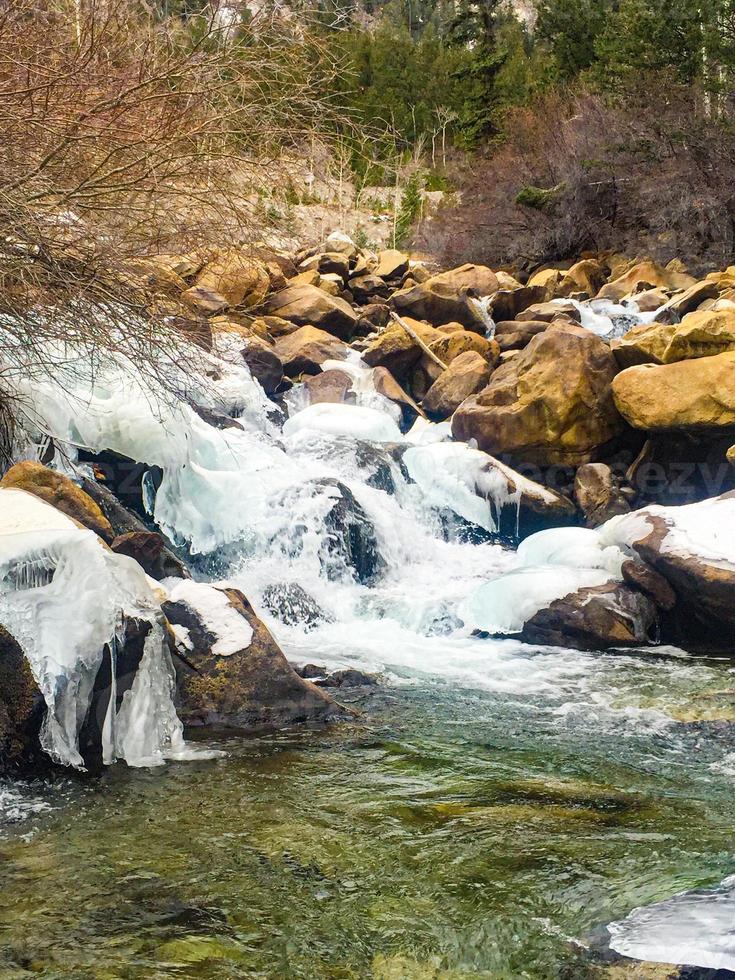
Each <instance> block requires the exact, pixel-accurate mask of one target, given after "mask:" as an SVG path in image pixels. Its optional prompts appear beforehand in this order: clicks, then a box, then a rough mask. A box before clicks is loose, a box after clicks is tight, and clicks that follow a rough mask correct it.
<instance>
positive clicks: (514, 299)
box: [490, 286, 547, 320]
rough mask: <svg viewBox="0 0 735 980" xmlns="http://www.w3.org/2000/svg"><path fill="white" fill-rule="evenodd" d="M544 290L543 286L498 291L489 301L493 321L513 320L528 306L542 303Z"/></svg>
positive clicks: (544, 294) (544, 295)
mask: <svg viewBox="0 0 735 980" xmlns="http://www.w3.org/2000/svg"><path fill="white" fill-rule="evenodd" d="M546 295H547V294H546V290H545V289H544V287H543V286H519V287H518V288H517V289H499V290H498V291H497V292H496V293H493V295H492V298H491V300H490V312H491V313H492V317H493V319H494V320H515V318H516V317H517V316H518V314H519V313H522V312H523V311H524V310H527V309H528V307H529V306H534V305H536V304H538V303H544V302H545V300H546Z"/></svg>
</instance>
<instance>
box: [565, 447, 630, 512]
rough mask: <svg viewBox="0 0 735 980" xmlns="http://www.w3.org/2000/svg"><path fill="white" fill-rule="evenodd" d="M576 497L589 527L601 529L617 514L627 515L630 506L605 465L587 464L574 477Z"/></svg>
mask: <svg viewBox="0 0 735 980" xmlns="http://www.w3.org/2000/svg"><path fill="white" fill-rule="evenodd" d="M574 497H575V499H576V501H577V504H578V505H579V509H580V510H581V511H582V513H583V514H584V519H585V524H586V526H587V527H599V525H600V524H604V523H605V521H607V520H609V519H610V518H611V517H615V516H616V515H617V514H627V513H628V512H629V511H630V504H629V503H628V501H627V500H626V499H625V497H624V496H623V495H622V494H621V493H620V490H619V489H618V488H617V487H616V485H615V480H614V478H613V473H612V470H611V469H610V467H609V466H607V465H606V464H605V463H585V464H584V465H583V466H580V467H579V469H578V470H577V472H576V475H575V477H574Z"/></svg>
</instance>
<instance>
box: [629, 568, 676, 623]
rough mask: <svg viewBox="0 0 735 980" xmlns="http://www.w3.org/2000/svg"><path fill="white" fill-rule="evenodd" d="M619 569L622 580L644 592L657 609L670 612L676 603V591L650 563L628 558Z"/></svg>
mask: <svg viewBox="0 0 735 980" xmlns="http://www.w3.org/2000/svg"><path fill="white" fill-rule="evenodd" d="M621 571H622V573H623V580H624V581H625V582H626V583H627V584H628V585H630V586H631V587H632V588H634V589H638V590H639V591H641V592H644V593H645V594H646V595H647V596H648V597H649V599H652V600H653V602H655V604H656V605H657V606H658V608H659V609H663V611H664V612H670V611H671V610H672V609H673V608H674V606H675V605H676V592H674V590H673V589H672V587H671V586H670V585H669V583H668V582H667V581H666V579H665V578H664V577H663V575H661V574H659V572H657V571H656V570H655V569H654V568H651V566H650V565H647V564H646V563H645V562H643V561H636V560H634V559H632V558H628V559H626V561H624V562H623V565H622V569H621Z"/></svg>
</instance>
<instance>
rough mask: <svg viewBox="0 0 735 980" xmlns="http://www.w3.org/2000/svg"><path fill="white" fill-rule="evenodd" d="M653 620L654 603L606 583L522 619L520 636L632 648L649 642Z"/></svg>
mask: <svg viewBox="0 0 735 980" xmlns="http://www.w3.org/2000/svg"><path fill="white" fill-rule="evenodd" d="M657 621H658V615H657V612H656V606H655V605H654V603H653V602H652V601H651V599H650V598H649V597H648V596H646V595H644V594H643V593H642V592H639V591H638V590H636V589H632V588H630V586H628V585H625V584H623V583H618V582H610V583H607V584H605V585H598V586H592V587H590V588H586V589H579V591H577V592H573V593H572V594H571V595H567V596H564V598H563V599H556V600H555V601H554V602H552V603H551V604H550V605H549V606H548V607H547V608H545V609H541V610H539V611H538V612H537V613H536V614H535V615H533V616H532V617H531V618H530V619H529V620H528V621H527V622H526V624H525V625H524V627H523V630H522V632H521V634H520V638H521V639H522V640H524V641H525V642H526V643H536V644H543V645H544V646H561V647H573V648H575V649H578V650H607V649H610V648H611V647H635V646H643V645H645V644H647V643H649V642H650V640H651V639H652V638H653V636H654V633H655V629H656V624H657Z"/></svg>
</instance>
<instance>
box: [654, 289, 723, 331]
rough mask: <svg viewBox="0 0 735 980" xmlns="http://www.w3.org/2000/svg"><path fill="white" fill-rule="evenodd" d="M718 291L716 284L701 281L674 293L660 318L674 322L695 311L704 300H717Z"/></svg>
mask: <svg viewBox="0 0 735 980" xmlns="http://www.w3.org/2000/svg"><path fill="white" fill-rule="evenodd" d="M719 295H720V289H719V286H718V285H717V283H715V282H711V281H709V280H707V279H703V280H702V281H701V282H697V283H695V284H694V285H693V286H690V287H689V289H684V290H682V291H681V292H678V293H676V294H675V295H674V296H673V297H672V298H671V299H670V300H669V301H668V302H667V303H666V304H665V305H664V308H663V310H662V311H661V314H660V317H661V319H663V318H664V317H671V318H672V319H673V320H674V321H676V320H679V319H681V318H682V317H684V316H686V315H687V313H691V312H693V311H694V310H696V309H697V308H698V307H699V306H700V305H701V304H702V303H704V302H705V300H708V299H717V297H718V296H719Z"/></svg>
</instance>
